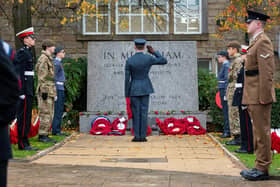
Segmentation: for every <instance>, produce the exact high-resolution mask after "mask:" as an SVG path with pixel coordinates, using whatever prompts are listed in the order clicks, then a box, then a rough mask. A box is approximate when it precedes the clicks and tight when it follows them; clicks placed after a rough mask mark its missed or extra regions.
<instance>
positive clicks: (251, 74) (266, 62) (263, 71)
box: [242, 33, 276, 104]
mask: <svg viewBox="0 0 280 187" xmlns="http://www.w3.org/2000/svg"><path fill="white" fill-rule="evenodd" d="M247 50H248V53H247V56H246V61H245V67H244V69H245V80H244V92H243V100H242V103H243V104H260V102H261V101H262V102H264V104H269V103H272V102H273V101H276V98H275V90H274V88H273V72H274V68H275V64H274V53H273V45H272V43H271V41H270V39H269V38H268V37H267V36H266V35H265V34H264V33H260V34H259V35H258V36H257V37H256V38H255V39H254V40H253V41H252V42H251V43H250V45H249V47H248V49H247Z"/></svg>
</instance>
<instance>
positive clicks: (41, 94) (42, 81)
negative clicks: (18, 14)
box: [36, 40, 56, 143]
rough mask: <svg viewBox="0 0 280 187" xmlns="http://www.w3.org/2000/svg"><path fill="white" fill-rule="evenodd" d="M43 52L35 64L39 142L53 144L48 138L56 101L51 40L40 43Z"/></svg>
mask: <svg viewBox="0 0 280 187" xmlns="http://www.w3.org/2000/svg"><path fill="white" fill-rule="evenodd" d="M42 48H43V50H42V51H41V56H40V57H39V58H38V62H37V64H36V72H37V75H38V86H37V89H36V92H37V99H38V109H39V116H40V126H39V141H40V142H44V143H47V142H55V140H52V139H50V138H49V137H48V135H49V129H50V126H51V124H52V120H53V113H54V101H55V100H56V88H55V82H54V75H55V69H54V64H53V58H52V54H53V53H54V50H55V43H54V42H53V41H52V40H45V41H43V43H42Z"/></svg>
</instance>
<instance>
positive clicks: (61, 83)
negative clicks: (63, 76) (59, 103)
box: [56, 81, 64, 86]
mask: <svg viewBox="0 0 280 187" xmlns="http://www.w3.org/2000/svg"><path fill="white" fill-rule="evenodd" d="M56 84H57V85H61V86H63V85H64V82H60V81H57V82H56Z"/></svg>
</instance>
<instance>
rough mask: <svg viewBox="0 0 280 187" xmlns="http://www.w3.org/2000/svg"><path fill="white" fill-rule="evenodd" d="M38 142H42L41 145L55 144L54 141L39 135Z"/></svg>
mask: <svg viewBox="0 0 280 187" xmlns="http://www.w3.org/2000/svg"><path fill="white" fill-rule="evenodd" d="M39 142H43V143H56V141H55V140H52V139H50V138H49V137H48V136H47V135H39Z"/></svg>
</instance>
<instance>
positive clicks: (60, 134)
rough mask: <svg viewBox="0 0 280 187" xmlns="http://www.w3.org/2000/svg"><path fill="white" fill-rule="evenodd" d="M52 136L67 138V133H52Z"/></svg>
mask: <svg viewBox="0 0 280 187" xmlns="http://www.w3.org/2000/svg"><path fill="white" fill-rule="evenodd" d="M52 135H54V136H67V135H66V134H65V133H63V132H58V133H52Z"/></svg>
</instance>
